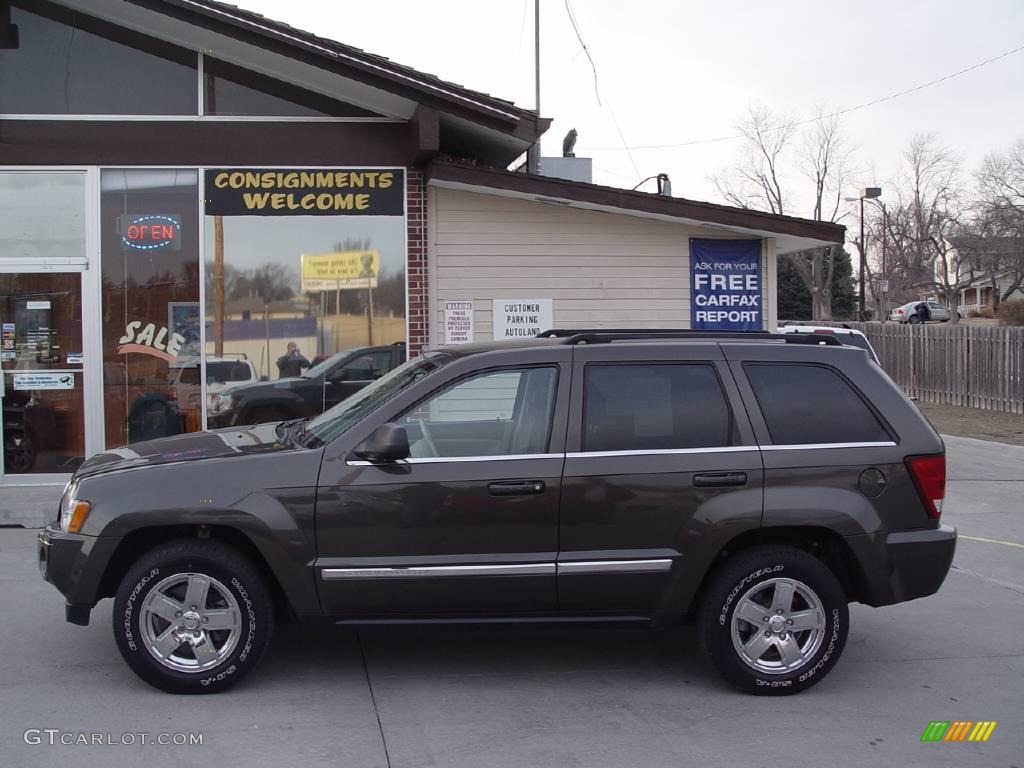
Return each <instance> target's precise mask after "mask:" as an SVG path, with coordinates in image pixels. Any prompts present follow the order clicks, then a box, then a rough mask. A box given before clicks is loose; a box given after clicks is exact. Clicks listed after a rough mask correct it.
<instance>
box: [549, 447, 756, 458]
mask: <svg viewBox="0 0 1024 768" xmlns="http://www.w3.org/2000/svg"><path fill="white" fill-rule="evenodd" d="M756 451H757V446H756V445H726V446H721V447H708V448H651V449H649V450H641V451H575V452H573V453H567V454H565V458H567V459H588V458H591V457H593V458H600V457H602V456H674V455H676V454H680V455H685V454H690V453H749V452H756Z"/></svg>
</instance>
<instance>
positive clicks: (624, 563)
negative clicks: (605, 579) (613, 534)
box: [557, 558, 672, 575]
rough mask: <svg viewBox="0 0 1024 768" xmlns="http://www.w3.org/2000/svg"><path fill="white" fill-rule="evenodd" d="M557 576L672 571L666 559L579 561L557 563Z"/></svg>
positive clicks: (670, 562)
mask: <svg viewBox="0 0 1024 768" xmlns="http://www.w3.org/2000/svg"><path fill="white" fill-rule="evenodd" d="M557 565H558V574H559V575H562V574H580V573H665V572H666V571H670V570H671V569H672V561H671V560H669V559H668V558H658V559H656V560H579V561H576V562H573V561H567V562H559V563H558V564H557Z"/></svg>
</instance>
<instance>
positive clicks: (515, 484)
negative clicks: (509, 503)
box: [487, 480, 544, 496]
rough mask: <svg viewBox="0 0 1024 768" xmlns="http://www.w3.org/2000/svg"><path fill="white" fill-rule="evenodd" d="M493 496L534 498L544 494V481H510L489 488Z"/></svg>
mask: <svg viewBox="0 0 1024 768" xmlns="http://www.w3.org/2000/svg"><path fill="white" fill-rule="evenodd" d="M487 492H488V493H490V494H491V496H533V495H536V494H539V493H544V481H543V480H509V481H505V482H500V483H491V484H490V485H488V486H487Z"/></svg>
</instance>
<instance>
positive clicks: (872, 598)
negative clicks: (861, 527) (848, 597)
mask: <svg viewBox="0 0 1024 768" xmlns="http://www.w3.org/2000/svg"><path fill="white" fill-rule="evenodd" d="M846 541H847V542H848V543H849V544H850V548H851V549H852V550H853V553H854V556H855V557H856V559H857V561H858V563H859V565H860V569H861V572H862V575H863V577H864V584H863V585H862V587H863V588H862V594H861V595H860V598H861V602H863V603H867V604H868V605H874V606H879V605H892V604H893V603H904V602H906V601H908V600H916V599H917V598H919V597H927V596H928V595H934V594H935V593H936V592H938V591H939V587H941V586H942V582H943V581H944V580H945V578H946V574H947V573H949V569H950V566H952V564H953V554H954V552H955V551H956V528H954V527H953V526H951V525H940V526H939V527H937V528H929V529H927V530H920V531H898V532H894V533H876V534H868V535H864V536H849V537H847V539H846Z"/></svg>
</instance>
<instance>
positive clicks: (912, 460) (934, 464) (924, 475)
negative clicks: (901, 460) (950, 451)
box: [906, 453, 946, 520]
mask: <svg viewBox="0 0 1024 768" xmlns="http://www.w3.org/2000/svg"><path fill="white" fill-rule="evenodd" d="M906 465H907V469H908V470H909V471H910V476H911V477H912V478H913V479H914V485H915V486H916V487H917V493H918V495H919V496H920V497H921V502H922V503H923V504H924V508H925V511H927V512H928V516H929V517H933V518H935V519H936V520H938V519H939V516H940V515H941V514H942V500H943V499H945V498H946V454H944V453H939V454H934V455H931V456H908V457H907V458H906Z"/></svg>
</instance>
